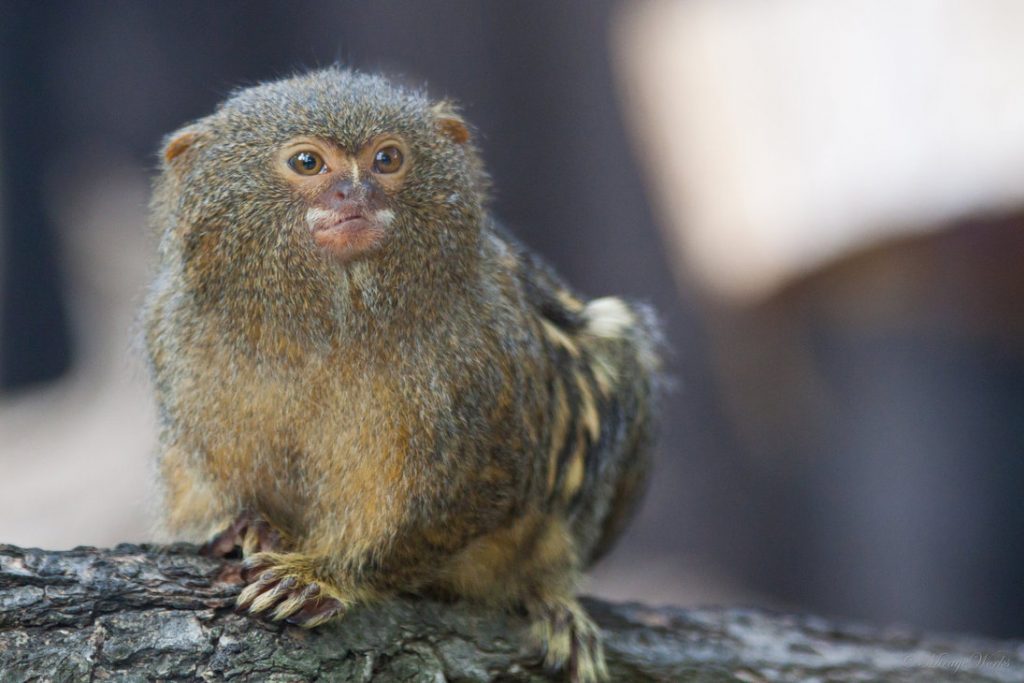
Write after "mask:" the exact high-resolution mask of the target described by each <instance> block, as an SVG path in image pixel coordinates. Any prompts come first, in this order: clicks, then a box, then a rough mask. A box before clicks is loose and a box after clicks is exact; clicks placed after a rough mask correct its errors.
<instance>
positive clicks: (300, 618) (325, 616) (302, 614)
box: [286, 598, 345, 628]
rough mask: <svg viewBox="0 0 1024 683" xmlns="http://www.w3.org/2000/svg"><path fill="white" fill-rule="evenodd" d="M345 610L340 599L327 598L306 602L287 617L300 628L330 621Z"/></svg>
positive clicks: (290, 622) (288, 620) (313, 626)
mask: <svg viewBox="0 0 1024 683" xmlns="http://www.w3.org/2000/svg"><path fill="white" fill-rule="evenodd" d="M344 611H345V606H344V605H343V604H342V603H341V601H340V600H337V599H335V598H327V599H323V600H319V601H317V602H313V603H311V604H307V605H306V606H305V607H303V608H302V609H301V610H299V611H298V612H297V613H296V614H294V615H292V616H291V617H288V618H287V619H286V621H287V622H288V623H289V624H295V625H296V626H301V627H302V628H316V627H317V626H319V625H320V624H323V623H324V622H327V621H330V620H331V619H333V618H334V617H336V616H338V615H339V614H341V613H342V612H344Z"/></svg>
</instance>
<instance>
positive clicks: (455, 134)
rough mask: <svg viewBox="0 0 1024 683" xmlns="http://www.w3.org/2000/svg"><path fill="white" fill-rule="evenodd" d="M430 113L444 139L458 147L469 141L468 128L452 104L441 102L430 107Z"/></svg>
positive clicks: (446, 101) (445, 101)
mask: <svg viewBox="0 0 1024 683" xmlns="http://www.w3.org/2000/svg"><path fill="white" fill-rule="evenodd" d="M431 111H433V112H434V116H435V117H436V119H437V125H438V127H439V128H440V129H441V132H442V133H443V134H444V135H445V137H447V138H448V139H450V140H451V141H452V142H455V143H457V144H460V145H461V144H463V143H465V142H468V141H469V127H468V126H466V122H465V120H464V119H463V118H462V116H461V115H460V114H459V112H458V110H457V109H456V108H455V105H454V104H453V103H452V102H449V101H448V100H441V101H440V102H438V103H437V104H435V105H434V106H433V107H431Z"/></svg>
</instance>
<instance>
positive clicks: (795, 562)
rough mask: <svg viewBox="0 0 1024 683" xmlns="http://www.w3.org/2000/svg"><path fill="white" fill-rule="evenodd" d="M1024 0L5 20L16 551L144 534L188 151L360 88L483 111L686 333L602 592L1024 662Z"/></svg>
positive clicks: (0, 4) (2, 395)
mask: <svg viewBox="0 0 1024 683" xmlns="http://www.w3.org/2000/svg"><path fill="white" fill-rule="evenodd" d="M1022 32H1024V4H1022V3H1020V2H1018V0H947V1H945V2H943V1H940V0H934V1H927V0H905V1H904V2H901V3H891V2H881V1H875V0H831V1H830V2H828V3H821V2H818V1H817V0H757V1H754V0H750V1H744V0H638V1H636V2H610V1H607V0H571V1H570V0H566V1H564V2H558V3H552V2H548V1H540V0H536V1H529V2H526V1H524V2H514V3H511V2H470V1H469V0H466V1H464V2H463V1H454V0H446V1H442V2H432V3H419V2H403V3H399V2H375V3H372V4H371V3H361V2H330V3H327V2H317V3H313V2H295V1H293V2H238V1H225V2H217V3H209V2H201V1H199V0H190V1H180V2H175V3H164V2H156V1H140V0H133V1H131V2H128V1H107V0H104V1H103V2H100V1H98V0H97V1H95V2H84V1H77V2H65V3H59V4H58V3H38V2H31V1H29V0H25V1H18V0H0V237H2V239H0V542H9V543H17V544H21V545H32V546H43V547H48V548H66V547H71V546H74V545H77V544H96V545H109V544H113V543H116V542H119V541H141V540H146V539H150V538H151V532H150V526H151V524H152V520H153V514H154V510H153V509H152V506H151V503H150V501H152V499H153V497H154V494H153V485H152V481H151V461H152V455H153V452H154V443H155V441H154V434H155V427H154V417H153V412H154V411H153V406H152V404H151V400H150V397H149V390H148V386H147V381H146V377H145V371H144V367H143V364H142V362H141V354H140V352H139V350H138V348H137V344H136V342H135V340H134V332H133V318H134V315H135V311H136V308H137V306H138V304H139V301H140V299H141V296H142V292H143V289H144V286H145V282H146V279H147V273H148V272H149V269H150V267H151V265H152V258H153V251H154V247H155V241H154V238H153V235H152V234H151V232H150V230H149V229H148V228H147V227H146V217H145V214H146V202H147V196H148V190H149V183H150V181H151V178H152V175H153V172H154V169H155V167H156V163H157V157H156V152H157V149H158V147H159V144H160V140H161V138H162V136H163V135H164V134H166V133H168V132H169V131H171V130H173V129H175V128H177V127H179V126H180V125H182V124H183V123H185V122H187V121H189V120H190V119H192V118H196V117H199V116H202V115H204V114H206V113H208V112H209V111H211V109H212V108H213V107H214V106H215V105H216V103H217V102H219V101H220V100H221V99H223V98H224V97H225V96H226V95H227V94H228V93H229V92H230V91H231V90H232V89H233V88H235V87H237V86H240V85H246V84H252V83H255V82H258V81H260V80H266V79H271V78H275V77H280V76H285V75H288V74H290V73H292V72H293V71H295V70H299V69H304V68H309V67H316V66H318V65H327V64H331V63H334V62H341V63H343V64H346V65H351V66H354V67H357V68H360V69H364V70H373V71H383V72H386V73H388V74H390V75H392V76H394V77H395V79H396V80H398V81H400V82H403V83H406V84H411V85H414V86H426V87H427V88H428V90H429V92H430V93H431V94H432V95H434V96H449V97H452V98H454V99H456V100H457V101H459V102H461V103H462V105H463V106H464V108H465V112H466V115H467V117H468V118H469V120H470V121H472V122H473V123H474V124H475V125H476V126H477V128H478V130H479V135H478V142H479V144H480V145H481V146H482V148H483V150H484V156H485V158H486V161H487V164H488V167H489V169H490V171H491V172H492V174H493V176H494V179H495V186H496V188H497V192H496V196H495V202H494V206H495V211H496V213H497V214H499V215H500V216H501V217H502V218H503V219H504V220H505V221H506V222H507V223H508V224H509V225H510V226H511V228H512V229H513V230H514V231H515V232H517V233H518V234H519V235H520V236H521V237H522V238H523V239H524V240H525V241H526V242H527V243H528V244H530V245H531V246H533V247H534V248H535V249H537V250H538V251H540V252H541V253H542V254H544V255H545V256H546V257H547V258H548V259H549V260H550V261H552V262H553V263H554V264H555V265H556V266H557V268H558V269H559V270H560V271H561V272H562V273H563V274H565V275H566V276H567V277H568V278H569V280H570V281H572V282H573V283H575V284H576V285H577V286H578V287H579V288H580V289H582V290H583V291H584V292H586V293H588V294H591V295H594V296H600V295H605V294H623V295H626V296H629V297H632V298H636V299H642V300H646V301H649V302H651V303H652V304H653V305H654V306H656V307H657V308H658V310H659V311H660V312H661V314H662V316H663V318H664V320H665V324H666V328H667V335H668V338H669V343H670V345H671V347H672V349H673V353H672V356H671V359H670V371H671V373H672V375H673V377H674V378H675V385H676V388H675V389H674V391H673V392H672V393H671V394H670V395H669V396H668V397H666V399H665V402H664V408H663V411H664V425H663V430H662V431H663V433H662V438H661V443H660V447H659V453H658V460H657V472H656V476H655V477H654V480H653V482H652V485H651V488H650V492H649V495H648V497H647V499H646V502H645V505H644V507H643V509H642V511H641V513H640V515H639V517H638V519H637V520H636V522H635V523H634V525H633V527H632V528H631V530H630V531H629V532H628V534H627V536H626V537H625V538H624V540H623V541H622V542H621V543H620V544H619V546H618V548H617V550H616V551H615V552H614V554H613V555H612V556H611V557H609V558H608V559H607V560H606V561H605V562H604V563H603V564H602V565H601V566H600V567H599V568H598V569H597V570H596V571H595V573H594V577H593V579H592V581H591V583H590V586H589V591H590V592H592V593H596V594H600V595H604V596H608V597H612V598H618V599H638V600H644V601H647V602H652V603H675V604H682V605H695V604H712V603H726V604H753V605H763V606H770V607H780V608H784V609H799V610H808V611H813V612H818V613H822V614H826V615H831V616H839V617H847V618H856V619H863V620H868V621H872V622H876V623H880V624H904V625H908V626H910V627H914V628H927V629H932V630H939V631H968V630H969V631H974V632H978V633H984V634H990V635H997V636H1007V637H1010V636H1016V637H1022V636H1024V544H1022V541H1024V232H1022V228H1024V43H1022V42H1021V41H1020V39H1019V37H1020V35H1022Z"/></svg>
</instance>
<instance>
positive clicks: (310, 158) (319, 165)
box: [288, 152, 324, 175]
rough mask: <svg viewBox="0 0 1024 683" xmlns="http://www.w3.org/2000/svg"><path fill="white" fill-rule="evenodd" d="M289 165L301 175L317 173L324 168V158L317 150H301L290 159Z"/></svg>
mask: <svg viewBox="0 0 1024 683" xmlns="http://www.w3.org/2000/svg"><path fill="white" fill-rule="evenodd" d="M288 165H289V166H290V167H291V169H292V170H293V171H295V172H296V173H298V174H299V175H316V174H318V173H322V172H323V170H324V159H323V157H322V156H320V155H319V154H317V153H316V152H299V153H298V154H293V155H292V156H291V157H289V159H288Z"/></svg>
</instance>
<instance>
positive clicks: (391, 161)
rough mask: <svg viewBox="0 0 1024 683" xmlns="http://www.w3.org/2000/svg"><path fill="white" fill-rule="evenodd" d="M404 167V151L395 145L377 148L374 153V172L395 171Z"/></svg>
mask: <svg viewBox="0 0 1024 683" xmlns="http://www.w3.org/2000/svg"><path fill="white" fill-rule="evenodd" d="M400 168H402V151H401V150H400V149H398V148H397V147H395V146H394V145H388V146H387V147H382V148H380V149H378V150H377V153H376V154H374V155H373V171H374V173H394V172H395V171H397V170H398V169H400Z"/></svg>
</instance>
